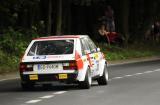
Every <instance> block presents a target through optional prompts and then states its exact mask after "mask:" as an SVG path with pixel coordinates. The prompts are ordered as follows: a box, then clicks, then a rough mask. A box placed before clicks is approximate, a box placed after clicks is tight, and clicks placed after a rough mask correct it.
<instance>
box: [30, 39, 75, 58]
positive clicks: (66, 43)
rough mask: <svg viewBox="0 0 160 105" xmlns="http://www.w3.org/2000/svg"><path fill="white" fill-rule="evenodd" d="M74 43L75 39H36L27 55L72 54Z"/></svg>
mask: <svg viewBox="0 0 160 105" xmlns="http://www.w3.org/2000/svg"><path fill="white" fill-rule="evenodd" d="M73 45H74V40H73V39H68V40H50V41H36V42H34V43H33V45H32V47H31V48H30V50H29V52H28V54H27V56H35V55H61V54H72V53H73Z"/></svg>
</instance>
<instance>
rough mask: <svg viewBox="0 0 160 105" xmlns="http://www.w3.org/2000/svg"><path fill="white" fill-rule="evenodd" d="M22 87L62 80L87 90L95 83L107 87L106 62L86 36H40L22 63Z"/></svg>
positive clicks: (28, 50)
mask: <svg viewBox="0 0 160 105" xmlns="http://www.w3.org/2000/svg"><path fill="white" fill-rule="evenodd" d="M19 70H20V77H21V86H22V88H23V89H30V88H33V87H34V85H36V84H37V83H38V84H45V83H52V82H53V81H59V82H64V83H77V84H79V86H80V88H85V89H88V88H90V86H91V83H92V80H97V81H98V84H99V85H107V83H108V71H107V61H106V60H105V57H104V55H103V53H102V52H100V48H97V47H96V45H95V44H94V43H93V41H92V40H91V39H90V38H89V37H88V36H87V35H64V36H49V37H40V38H37V39H34V40H32V42H31V43H30V45H29V46H28V48H27V49H26V51H25V54H24V56H23V57H22V60H21V63H20V67H19Z"/></svg>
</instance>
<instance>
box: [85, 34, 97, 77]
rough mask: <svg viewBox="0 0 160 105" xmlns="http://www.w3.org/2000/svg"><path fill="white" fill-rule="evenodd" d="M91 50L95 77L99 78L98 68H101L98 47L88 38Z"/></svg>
mask: <svg viewBox="0 0 160 105" xmlns="http://www.w3.org/2000/svg"><path fill="white" fill-rule="evenodd" d="M86 41H87V43H88V45H89V48H90V50H91V60H92V63H93V67H94V71H93V76H97V75H98V73H99V72H98V70H99V69H98V68H99V53H98V52H97V47H96V45H95V44H94V42H93V41H92V40H91V39H90V38H89V37H88V38H87V39H86Z"/></svg>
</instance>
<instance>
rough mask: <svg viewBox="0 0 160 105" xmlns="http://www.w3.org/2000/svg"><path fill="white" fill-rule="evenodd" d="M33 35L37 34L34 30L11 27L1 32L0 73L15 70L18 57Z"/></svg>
mask: <svg viewBox="0 0 160 105" xmlns="http://www.w3.org/2000/svg"><path fill="white" fill-rule="evenodd" d="M35 37H38V35H37V34H36V33H34V32H31V31H28V32H26V31H24V30H18V31H15V30H14V29H12V28H9V29H8V30H5V31H4V32H3V34H2V35H1V36H0V73H4V72H10V71H15V70H17V68H18V63H19V59H20V57H21V56H22V55H23V53H24V51H25V49H26V47H27V46H28V43H29V42H30V41H31V39H32V38H35Z"/></svg>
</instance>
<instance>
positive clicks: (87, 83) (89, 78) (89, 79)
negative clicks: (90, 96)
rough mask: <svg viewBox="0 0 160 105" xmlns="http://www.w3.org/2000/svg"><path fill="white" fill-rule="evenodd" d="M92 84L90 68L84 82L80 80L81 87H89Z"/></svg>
mask: <svg viewBox="0 0 160 105" xmlns="http://www.w3.org/2000/svg"><path fill="white" fill-rule="evenodd" d="M91 84H92V77H91V73H90V71H89V69H88V70H87V72H86V76H85V80H84V81H82V82H79V87H80V88H81V89H89V88H90V87H91Z"/></svg>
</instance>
